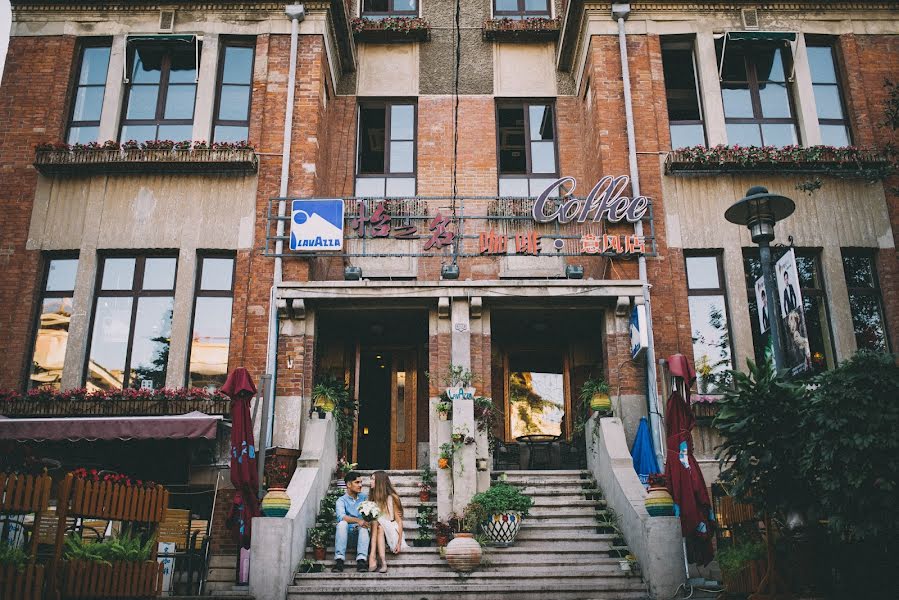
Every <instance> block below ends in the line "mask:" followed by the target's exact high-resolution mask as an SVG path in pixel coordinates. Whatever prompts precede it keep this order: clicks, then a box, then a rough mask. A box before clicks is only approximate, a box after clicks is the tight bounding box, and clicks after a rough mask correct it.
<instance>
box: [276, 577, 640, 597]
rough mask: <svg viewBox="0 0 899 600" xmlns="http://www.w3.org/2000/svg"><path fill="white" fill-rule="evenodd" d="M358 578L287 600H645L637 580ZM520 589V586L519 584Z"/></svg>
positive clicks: (309, 588) (314, 587)
mask: <svg viewBox="0 0 899 600" xmlns="http://www.w3.org/2000/svg"><path fill="white" fill-rule="evenodd" d="M360 577H372V582H373V583H372V584H371V585H370V586H365V587H362V586H361V585H360V582H359V581H355V580H354V581H346V582H340V583H332V582H324V581H323V582H322V583H316V584H312V583H308V584H305V585H302V586H290V587H289V588H288V591H287V595H288V598H304V599H306V600H333V599H334V598H350V597H352V598H354V599H356V600H365V599H368V598H377V599H378V600H401V599H402V600H409V599H410V598H412V599H418V598H428V600H433V599H434V598H453V600H484V598H489V599H491V600H546V599H547V598H553V599H554V600H576V599H579V600H583V599H586V598H589V599H590V600H645V599H646V598H647V595H646V590H645V586H644V585H643V584H642V583H641V582H640V580H639V579H637V578H631V579H626V578H619V579H615V580H610V579H603V578H590V579H584V580H580V579H573V580H570V581H559V580H556V579H547V578H541V579H539V580H537V581H526V582H519V581H512V582H508V583H487V582H484V581H469V578H467V577H465V578H463V577H458V580H457V581H454V582H447V583H439V584H428V585H425V584H422V583H420V582H418V581H405V582H403V581H398V582H396V583H394V582H393V581H385V580H379V579H377V577H383V575H379V574H374V573H372V574H366V575H361V574H360ZM522 583H523V584H524V585H521V584H522Z"/></svg>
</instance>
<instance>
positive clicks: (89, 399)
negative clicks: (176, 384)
mask: <svg viewBox="0 0 899 600" xmlns="http://www.w3.org/2000/svg"><path fill="white" fill-rule="evenodd" d="M230 406H231V404H230V400H229V399H228V398H227V397H226V396H223V395H221V394H211V395H208V396H206V397H202V396H197V395H194V396H177V395H175V396H172V397H162V396H161V395H159V396H156V397H149V398H147V397H139V398H127V397H118V398H115V397H111V396H107V395H105V394H103V393H102V392H101V393H99V394H96V395H90V394H89V395H86V396H84V395H78V396H76V397H68V396H67V395H66V394H65V393H58V394H53V393H50V392H47V393H41V394H40V395H38V394H32V395H12V396H9V395H8V396H6V397H5V398H0V415H3V416H5V417H125V416H129V417H143V416H165V415H184V414H188V413H192V412H195V411H196V412H202V413H206V414H207V415H222V416H225V417H227V416H229V415H230Z"/></svg>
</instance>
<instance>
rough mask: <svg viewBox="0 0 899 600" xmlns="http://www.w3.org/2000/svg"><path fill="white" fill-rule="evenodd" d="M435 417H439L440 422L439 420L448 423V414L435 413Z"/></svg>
mask: <svg viewBox="0 0 899 600" xmlns="http://www.w3.org/2000/svg"><path fill="white" fill-rule="evenodd" d="M437 416H438V417H440V420H441V421H448V420H449V413H445V412H439V413H437Z"/></svg>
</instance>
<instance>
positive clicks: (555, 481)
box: [494, 477, 595, 487]
mask: <svg viewBox="0 0 899 600" xmlns="http://www.w3.org/2000/svg"><path fill="white" fill-rule="evenodd" d="M494 483H496V481H494ZM506 483H508V484H510V485H517V486H522V485H543V486H547V485H548V486H555V487H558V486H585V485H591V486H592V485H594V483H595V482H594V481H593V479H592V478H591V479H582V478H580V477H553V478H543V477H522V478H517V477H516V478H514V479H513V478H511V477H510V478H509V479H507V480H506Z"/></svg>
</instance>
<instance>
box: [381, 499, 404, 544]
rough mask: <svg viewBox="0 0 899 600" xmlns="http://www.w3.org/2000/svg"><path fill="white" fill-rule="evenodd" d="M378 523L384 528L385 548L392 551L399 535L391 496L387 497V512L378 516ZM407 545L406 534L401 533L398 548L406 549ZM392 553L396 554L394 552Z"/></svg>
mask: <svg viewBox="0 0 899 600" xmlns="http://www.w3.org/2000/svg"><path fill="white" fill-rule="evenodd" d="M378 525H380V526H381V529H383V530H384V539H385V540H386V541H387V548H388V549H389V550H390V551H391V552H393V550H394V548H396V540H397V538H398V537H399V528H398V527H397V525H396V516H395V514H394V510H393V498H388V499H387V514H386V515H381V516H380V517H378ZM408 549H409V545H408V544H407V543H406V536H405V535H403V542H402V547H401V548H400V550H401V551H402V550H408ZM394 554H396V553H395V552H394Z"/></svg>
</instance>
